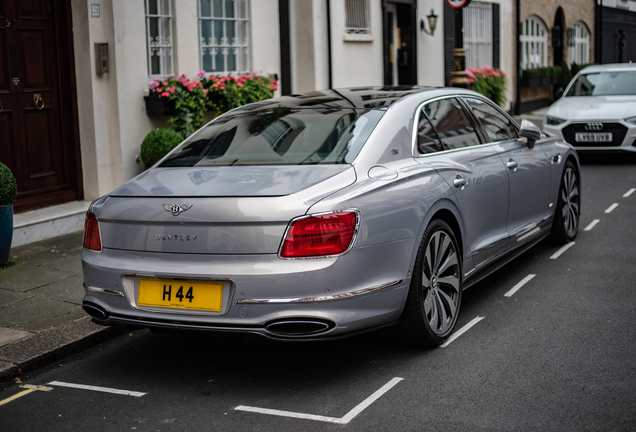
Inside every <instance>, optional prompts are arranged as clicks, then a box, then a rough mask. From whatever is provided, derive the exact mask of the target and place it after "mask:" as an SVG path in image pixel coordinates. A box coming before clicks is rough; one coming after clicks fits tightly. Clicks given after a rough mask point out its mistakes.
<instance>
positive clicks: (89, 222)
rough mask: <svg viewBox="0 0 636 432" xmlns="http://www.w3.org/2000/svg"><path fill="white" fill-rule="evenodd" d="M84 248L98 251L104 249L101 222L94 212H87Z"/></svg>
mask: <svg viewBox="0 0 636 432" xmlns="http://www.w3.org/2000/svg"><path fill="white" fill-rule="evenodd" d="M84 248H86V249H88V250H92V251H96V252H101V251H102V239H101V237H100V235H99V222H98V221H97V218H96V217H95V215H94V214H92V213H86V220H85V222H84Z"/></svg>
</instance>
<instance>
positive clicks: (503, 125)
mask: <svg viewBox="0 0 636 432" xmlns="http://www.w3.org/2000/svg"><path fill="white" fill-rule="evenodd" d="M464 100H465V101H466V103H467V104H468V106H470V107H471V109H472V110H473V113H474V114H475V117H477V119H478V120H479V122H480V123H481V124H482V126H483V127H484V130H485V131H486V137H487V138H488V142H498V141H505V140H510V139H516V138H519V135H518V134H517V129H516V128H515V126H514V124H513V123H512V122H511V121H510V119H508V118H506V116H504V115H503V114H502V113H501V112H499V110H497V109H496V108H495V107H493V106H492V105H490V104H489V103H488V102H486V101H484V100H481V99H477V98H465V99H464Z"/></svg>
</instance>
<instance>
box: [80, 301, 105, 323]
mask: <svg viewBox="0 0 636 432" xmlns="http://www.w3.org/2000/svg"><path fill="white" fill-rule="evenodd" d="M82 309H84V312H86V313H87V314H89V315H90V316H92V317H93V318H97V319H99V320H104V319H106V318H108V313H107V312H106V311H105V310H104V309H102V308H101V307H99V306H97V305H95V304H93V303H84V304H83V305H82Z"/></svg>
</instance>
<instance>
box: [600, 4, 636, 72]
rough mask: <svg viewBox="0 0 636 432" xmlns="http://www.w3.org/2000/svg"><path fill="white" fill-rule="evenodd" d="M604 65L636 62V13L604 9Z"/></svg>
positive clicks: (601, 56) (602, 53)
mask: <svg viewBox="0 0 636 432" xmlns="http://www.w3.org/2000/svg"><path fill="white" fill-rule="evenodd" d="M602 12H603V32H602V49H601V52H600V53H599V54H598V56H597V58H598V57H600V59H601V60H602V63H627V62H629V61H632V62H634V61H636V13H635V12H632V11H627V10H621V9H616V8H610V7H603V8H602Z"/></svg>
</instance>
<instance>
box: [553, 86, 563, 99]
mask: <svg viewBox="0 0 636 432" xmlns="http://www.w3.org/2000/svg"><path fill="white" fill-rule="evenodd" d="M563 91H564V90H563V87H559V89H558V90H557V91H556V94H555V95H554V96H555V97H556V99H555V100H559V99H561V98H562V97H563Z"/></svg>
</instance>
